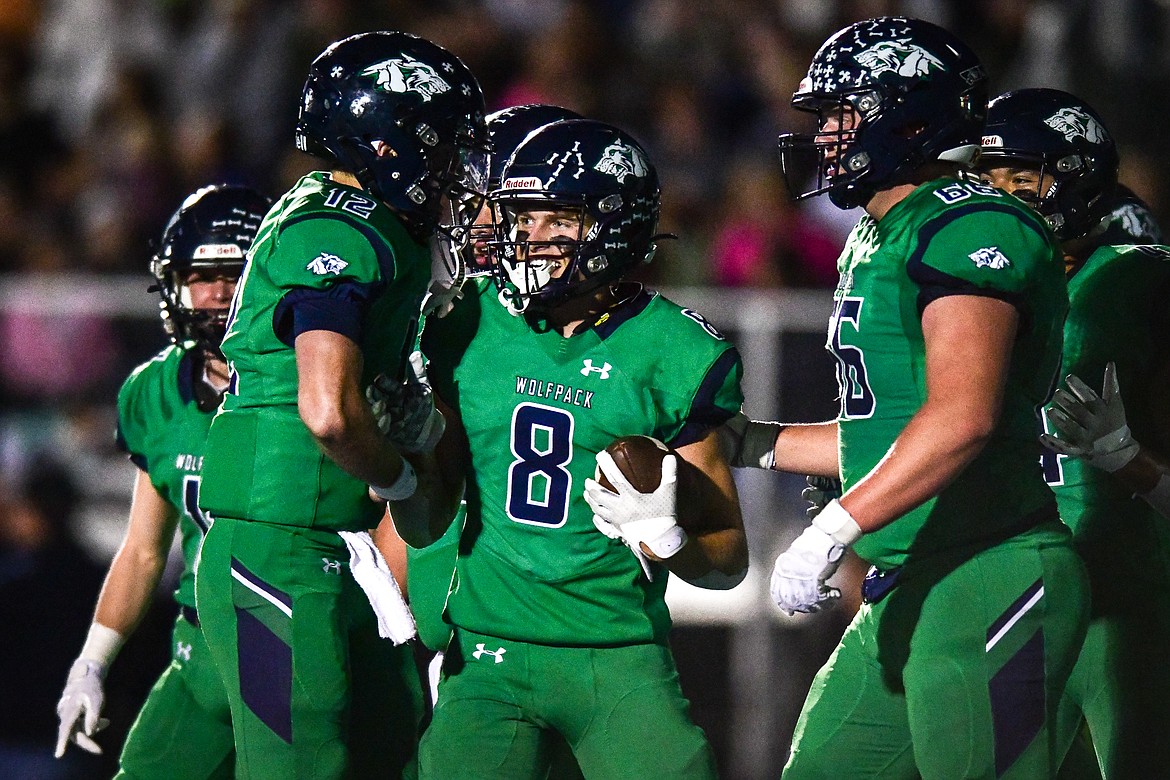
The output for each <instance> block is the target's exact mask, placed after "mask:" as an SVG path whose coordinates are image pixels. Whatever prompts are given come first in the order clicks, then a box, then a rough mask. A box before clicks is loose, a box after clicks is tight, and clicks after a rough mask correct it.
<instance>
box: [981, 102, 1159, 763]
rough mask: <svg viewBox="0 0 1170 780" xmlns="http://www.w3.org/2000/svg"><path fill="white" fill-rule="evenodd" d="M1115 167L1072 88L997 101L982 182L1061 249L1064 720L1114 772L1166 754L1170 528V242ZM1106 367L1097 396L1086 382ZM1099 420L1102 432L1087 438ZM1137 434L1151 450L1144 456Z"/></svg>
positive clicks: (1054, 482)
mask: <svg viewBox="0 0 1170 780" xmlns="http://www.w3.org/2000/svg"><path fill="white" fill-rule="evenodd" d="M1118 164H1119V158H1118V153H1117V147H1116V144H1115V143H1114V141H1113V137H1112V135H1111V134H1110V133H1109V131H1108V129H1107V128H1106V126H1105V123H1104V122H1103V121H1102V120H1101V117H1100V116H1099V115H1098V114H1097V112H1096V111H1094V110H1093V109H1092V108H1091V107H1090V106H1089V105H1087V104H1086V103H1085V102H1084V101H1082V100H1080V99H1078V98H1076V97H1074V96H1073V95H1070V94H1068V93H1066V92H1061V91H1059V90H1055V89H1021V90H1017V91H1014V92H1009V93H1007V94H1005V95H1000V96H999V97H997V98H996V99H995V100H993V101H992V102H991V105H990V106H989V109H988V115H987V128H986V130H985V131H984V135H983V150H982V154H981V156H980V160H979V170H980V173H981V175H982V177H983V179H984V181H987V182H989V183H991V184H993V185H995V186H996V187H999V188H1000V189H1003V190H1005V191H1007V192H1010V193H1011V194H1013V195H1015V196H1016V197H1018V198H1020V199H1021V200H1023V201H1025V202H1026V203H1028V204H1029V205H1031V206H1032V207H1033V208H1034V209H1036V211H1037V212H1039V213H1040V214H1041V215H1042V216H1043V217H1044V219H1045V220H1046V221H1047V222H1048V223H1049V224H1050V225H1051V226H1052V228H1053V230H1054V231H1055V233H1056V235H1057V237H1059V238H1060V242H1061V248H1062V249H1063V250H1064V256H1065V267H1066V269H1067V273H1068V292H1069V305H1070V308H1069V315H1068V320H1067V321H1066V322H1065V326H1064V364H1063V365H1064V370H1066V371H1070V372H1072V373H1073V374H1074V375H1075V376H1071V377H1069V379H1068V384H1069V389H1068V390H1067V391H1066V390H1058V391H1057V394H1056V398H1055V401H1054V404H1053V405H1051V406H1050V407H1049V408H1048V415H1049V417H1050V419H1051V420H1052V424H1053V427H1054V428H1055V429H1056V430H1058V431H1059V432H1060V433H1061V435H1062V438H1061V439H1052V438H1051V437H1049V438H1048V439H1047V441H1048V442H1049V443H1050V445H1051V446H1052V448H1053V451H1050V452H1046V453H1045V455H1044V466H1045V475H1046V477H1047V479H1048V483H1049V485H1051V486H1052V489H1053V490H1054V491H1055V492H1056V499H1057V502H1058V504H1059V505H1060V516H1061V518H1062V519H1063V520H1064V521H1065V522H1066V523H1068V524H1069V525H1070V526H1071V527H1072V529H1073V534H1074V539H1075V541H1076V545H1077V549H1078V550H1079V551H1080V553H1081V556H1082V557H1083V558H1084V560H1085V563H1086V564H1087V567H1088V570H1089V577H1090V584H1091V587H1092V594H1093V617H1092V621H1091V623H1090V624H1089V632H1088V634H1087V636H1086V639H1085V645H1084V648H1083V649H1082V650H1081V655H1080V659H1079V660H1078V662H1077V665H1076V667H1075V668H1074V669H1073V673H1072V676H1071V677H1070V679H1069V684H1068V688H1067V689H1066V692H1065V700H1064V707H1063V709H1062V716H1063V717H1066V718H1070V719H1072V721H1073V722H1074V723H1075V722H1079V720H1080V718H1081V715H1082V713H1083V714H1084V717H1085V719H1086V720H1087V722H1088V726H1089V730H1090V733H1091V734H1092V738H1093V745H1094V747H1095V749H1096V751H1097V758H1098V762H1099V763H1100V766H1101V771H1102V773H1103V775H1104V776H1105V777H1106V778H1109V777H1154V776H1157V775H1159V774H1161V773H1162V772H1164V771H1165V767H1167V766H1170V744H1167V742H1166V740H1165V739H1164V731H1165V724H1167V723H1170V697H1167V696H1166V695H1165V692H1166V691H1170V540H1168V539H1167V538H1166V536H1165V530H1164V528H1163V522H1162V521H1161V520H1160V519H1159V518H1158V517H1157V513H1156V511H1155V508H1154V507H1153V506H1151V504H1150V503H1149V502H1150V501H1151V500H1152V501H1153V503H1154V504H1155V505H1156V504H1157V503H1158V497H1159V492H1158V489H1157V488H1158V483H1159V478H1161V479H1162V481H1163V482H1162V495H1165V494H1168V493H1170V477H1167V476H1165V472H1164V471H1163V470H1162V469H1161V468H1160V467H1159V466H1158V464H1157V460H1158V459H1161V460H1164V455H1161V454H1159V453H1165V452H1168V451H1170V450H1167V449H1165V448H1166V447H1167V445H1170V414H1168V411H1170V406H1168V405H1167V398H1166V391H1165V388H1166V383H1167V381H1170V318H1168V317H1167V316H1166V314H1165V305H1164V301H1165V300H1166V297H1167V295H1170V249H1168V248H1167V247H1163V246H1157V245H1151V240H1150V239H1151V238H1153V235H1152V234H1155V235H1156V227H1155V226H1154V225H1153V222H1152V220H1151V219H1150V218H1149V217H1148V213H1147V214H1146V215H1145V218H1142V216H1143V215H1142V206H1141V204H1140V202H1138V203H1134V202H1133V201H1132V194H1130V193H1127V192H1119V190H1120V188H1119V186H1118V184H1117V170H1118ZM1122 231H1129V232H1128V234H1126V233H1123V232H1122ZM1119 233H1121V234H1120V235H1119ZM1117 244H1120V245H1117ZM1107 362H1111V366H1112V367H1107ZM1102 376H1104V377H1105V379H1104V388H1103V392H1102V395H1101V396H1100V397H1098V396H1097V395H1096V394H1095V393H1094V392H1093V391H1092V390H1090V389H1089V388H1088V387H1087V386H1086V385H1085V383H1084V382H1082V381H1080V379H1079V377H1092V378H1094V384H1097V382H1098V381H1099V380H1098V379H1097V378H1099V377H1102ZM1119 383H1120V386H1121V387H1122V388H1124V390H1123V392H1119V391H1118V384H1119ZM1125 410H1128V411H1129V421H1128V424H1127V420H1126V414H1125ZM1091 421H1092V422H1094V423H1095V425H1096V426H1097V427H1099V428H1101V427H1103V429H1100V430H1096V431H1092V430H1085V431H1084V434H1085V435H1078V434H1080V433H1081V425H1082V424H1088V423H1090V422H1091ZM1129 425H1132V426H1133V434H1131V433H1130V431H1129ZM1066 436H1067V437H1069V442H1068V443H1066V442H1065V441H1064V439H1063V437H1066ZM1134 436H1136V437H1137V438H1138V439H1141V440H1142V441H1145V442H1147V445H1154V446H1147V448H1146V450H1145V454H1143V455H1142V456H1140V457H1139V450H1140V448H1139V445H1138V444H1137V443H1136V442H1135V441H1134V438H1133V437H1134ZM1078 447H1079V448H1078ZM1067 455H1074V456H1079V457H1076V458H1073V459H1069V458H1067V457H1065V456H1067ZM1143 497H1144V498H1146V499H1147V500H1146V501H1143V500H1142V498H1143ZM1164 500H1165V499H1163V501H1164ZM1138 550H1140V551H1142V552H1141V555H1142V559H1141V562H1140V564H1139V565H1135V562H1134V556H1135V551H1138ZM1121 567H1124V571H1125V572H1126V575H1125V576H1124V577H1120V576H1118V572H1119V571H1122V570H1123V569H1122V568H1121ZM1135 591H1137V592H1140V593H1142V594H1143V596H1142V598H1141V599H1140V601H1136V600H1135V599H1134V598H1133V593H1134V592H1135Z"/></svg>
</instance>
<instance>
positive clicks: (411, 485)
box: [370, 460, 418, 501]
mask: <svg viewBox="0 0 1170 780" xmlns="http://www.w3.org/2000/svg"><path fill="white" fill-rule="evenodd" d="M417 487H418V476H417V475H416V474H415V473H414V467H413V466H411V465H410V463H408V462H407V461H405V460H404V461H402V471H400V472H399V473H398V479H396V480H394V483H393V484H391V485H387V486H386V487H378V486H377V485H370V490H372V491H374V495H376V496H377V497H378V498H380V499H382V500H383V501H402V500H404V499H407V498H410V497H411V496H413V495H414V491H415V489H416V488H417Z"/></svg>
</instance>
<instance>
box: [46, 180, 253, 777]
mask: <svg viewBox="0 0 1170 780" xmlns="http://www.w3.org/2000/svg"><path fill="white" fill-rule="evenodd" d="M271 205H272V201H271V200H270V199H269V198H267V197H265V196H264V195H261V194H260V193H258V192H256V191H255V190H252V189H249V188H246V187H239V186H231V185H224V184H221V185H216V186H211V187H204V188H203V189H200V190H199V191H197V192H195V193H193V194H192V195H190V196H189V197H188V198H187V199H186V200H185V201H183V204H182V206H181V207H180V208H179V210H178V211H176V212H175V214H174V216H172V217H171V219H170V222H169V223H168V224H167V226H166V229H165V230H164V231H163V236H162V241H161V243H160V248H159V250H158V253H157V254H156V255H155V256H154V258H153V259H152V260H151V264H150V267H151V273H152V274H153V275H154V278H155V280H156V285H155V287H153V288H152V290H153V289H157V290H158V291H159V292H160V293H161V295H162V311H161V314H162V318H163V325H164V327H165V328H166V332H167V335H168V336H170V338H171V341H172V344H171V346H169V347H167V348H166V349H164V350H163V351H162V352H160V353H159V354H158V355H156V356H155V357H154V358H152V359H151V360H149V361H147V362H146V363H143V364H142V365H141V366H139V367H138V368H137V369H135V370H134V373H132V374H131V375H130V377H129V378H128V379H127V380H126V382H125V384H123V386H122V390H121V392H120V393H119V394H118V437H117V440H118V444H119V446H121V447H122V449H124V450H125V451H126V452H127V453H128V454H129V456H130V459H131V461H133V463H134V465H135V466H137V467H138V472H137V476H136V477H135V482H134V500H133V503H132V504H131V507H130V520H129V525H128V526H127V529H126V537H125V539H124V540H123V541H122V546H121V547H120V548H119V550H118V553H117V554H116V555H115V556H114V560H113V562H112V563H111V564H110V571H109V574H108V575H107V577H106V582H105V585H104V586H103V587H102V590H101V593H100V595H99V596H98V603H97V612H96V614H95V616H94V621H93V626H92V627H91V628H90V631H89V636H88V638H87V639H86V642H85V646H84V647H83V648H82V650H81V655H80V656H78V658H77V661H76V662H75V663H74V664H73V668H72V669H71V670H70V672H69V680H68V682H67V684H66V686H65V693H64V694H63V695H62V697H61V702H60V703H59V704H58V705H57V714H58V715H59V716H60V719H61V727H60V730H59V732H58V738H57V756H58V757H60V756H61V755H63V754H64V751H65V746H66V743H67V742H68V741H72V742H74V743H76V744H77V745H79V746H80V747H82V748H84V749H85V750H88V751H90V752H94V753H100V752H101V749H100V748H99V747H98V745H97V743H96V742H95V741H94V740H93V736H94V733H95V732H96V731H97V729H98V728H100V726H101V722H102V720H103V719H102V718H101V710H102V703H103V700H104V698H105V696H104V690H103V682H104V679H105V675H106V672H107V670H108V669H109V667H110V664H111V663H112V662H113V660H114V658H115V656H116V655H117V653H118V651H119V649H120V648H121V647H122V644H123V643H124V642H125V641H126V639H127V638H128V637H129V636H130V634H132V633H133V632H134V629H135V628H136V627H137V625H138V623H139V621H141V620H142V617H143V615H145V614H146V611H147V609H148V608H149V606H150V603H151V600H152V598H153V596H154V591H155V589H156V588H157V587H158V583H159V579H160V578H161V577H162V574H163V567H164V565H165V564H166V560H167V554H168V552H169V550H170V548H171V541H172V540H173V538H174V535H175V528H176V527H178V529H179V532H180V534H181V538H182V550H183V563H184V566H183V572H182V574H181V575H180V577H179V588H178V590H177V591H175V600H176V601H178V602H179V617H178V620H176V622H175V631H174V639H173V645H172V653H173V660H172V661H171V665H170V666H169V667H168V668H167V670H166V671H165V672H163V675H162V677H161V679H160V680H159V681H158V683H157V684H156V685H155V686H154V688H153V689H152V690H151V692H150V695H149V696H148V697H147V699H146V703H145V704H144V705H143V708H142V712H141V713H139V715H138V719H137V720H136V721H135V723H134V726H133V728H132V729H131V730H130V734H129V736H128V737H127V739H126V744H125V746H124V748H123V750H122V756H121V772H120V773H119V775H118V776H119V777H142V778H148V777H156V778H172V777H173V778H192V780H196V779H199V780H202V779H203V778H211V777H231V775H232V767H233V763H234V762H233V755H234V751H233V748H232V728H231V716H230V713H229V711H228V703H227V698H226V697H225V696H224V694H223V686H222V685H220V684H219V678H218V675H217V673H216V671H215V667H214V665H213V662H212V659H211V656H210V655H209V654H208V651H207V644H206V643H205V642H204V640H203V634H202V633H201V632H200V631H199V618H198V616H197V614H196V611H195V569H194V566H195V557H196V554H197V552H198V550H199V544H200V542H201V541H202V540H203V534H204V532H205V531H206V530H207V526H208V518H207V517H206V516H205V515H204V514H203V513H202V512H201V511H200V510H199V505H198V501H197V499H198V495H199V467H200V461H202V459H203V449H204V441H205V440H206V438H207V429H208V427H209V426H210V425H211V418H212V415H213V414H214V412H215V409H216V407H218V406H219V402H220V399H221V398H222V397H223V392H224V390H225V389H226V388H227V382H228V368H227V364H226V363H225V361H224V357H223V354H222V353H221V352H220V347H219V343H220V341H221V340H222V339H223V334H224V324H225V322H226V320H227V310H228V303H229V301H230V300H231V297H232V293H233V292H234V291H235V287H236V282H237V280H238V279H239V277H240V272H241V271H242V270H243V268H244V255H245V253H246V252H247V251H248V247H250V246H251V244H252V240H253V239H254V238H255V236H256V230H257V228H259V226H260V221H261V220H262V219H263V218H264V214H265V212H267V211H268V208H269V206H271Z"/></svg>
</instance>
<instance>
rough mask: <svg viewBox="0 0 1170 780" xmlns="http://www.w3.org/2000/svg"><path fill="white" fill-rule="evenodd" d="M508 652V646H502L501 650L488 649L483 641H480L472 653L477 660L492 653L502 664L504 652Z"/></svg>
mask: <svg viewBox="0 0 1170 780" xmlns="http://www.w3.org/2000/svg"><path fill="white" fill-rule="evenodd" d="M506 652H508V648H506V647H501V648H500V649H499V650H488V649H487V648H486V647H484V644H483V642H478V643H476V645H475V652H474V653H472V655H473V656H475V660H477V661H478V660H479V659H480V658H483V657H484V656H485V655H490V656H491V657H492V658H494V659H496V663H498V664H502V663H503V662H504V653H506Z"/></svg>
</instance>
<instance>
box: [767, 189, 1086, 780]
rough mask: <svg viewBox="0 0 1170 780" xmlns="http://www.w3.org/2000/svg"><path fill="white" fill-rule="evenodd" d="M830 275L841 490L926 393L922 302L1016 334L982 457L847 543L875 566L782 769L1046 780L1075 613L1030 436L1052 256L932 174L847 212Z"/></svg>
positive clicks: (1054, 293)
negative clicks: (1014, 317)
mask: <svg viewBox="0 0 1170 780" xmlns="http://www.w3.org/2000/svg"><path fill="white" fill-rule="evenodd" d="M838 270H839V271H840V274H841V280H840V283H839V285H838V287H837V290H836V293H835V296H834V311H833V316H832V318H831V320H830V324H829V334H828V335H829V338H828V344H827V347H828V349H829V350H830V351H831V352H832V353H833V354H834V355H835V356H836V358H837V361H838V381H839V385H840V389H841V408H840V412H839V415H838V424H839V447H840V464H841V474H842V481H843V484H844V487H845V488H846V489H848V488H849V487H851V486H852V485H854V484H856V483H857V482H858V481H859V480H860V479H862V478H863V477H864V476H865V475H866V474H868V473H869V472H870V471H871V470H872V469H873V468H874V467H875V466H876V465H877V464H878V463H879V462H880V461H881V459H882V458H883V457H885V455H886V454H887V452H888V451H889V449H890V446H891V445H892V444H893V442H894V440H895V439H896V438H897V437H898V435H899V434H900V433H901V432H902V430H903V428H905V426H906V424H907V423H908V422H909V421H910V419H911V418H912V417H913V416H914V415H915V413H916V412H917V411H918V410H919V409H920V408H921V407H922V405H923V403H924V401H925V400H926V384H925V379H926V365H925V362H926V361H925V344H924V335H923V329H922V314H923V311H924V310H925V309H926V307H928V306H929V305H930V304H931V303H932V302H933V301H935V300H937V299H939V298H941V297H944V296H949V295H980V296H989V297H993V298H997V299H1000V300H1003V301H1006V302H1008V303H1010V304H1012V305H1013V306H1014V307H1015V308H1016V310H1017V311H1018V313H1019V329H1018V335H1017V337H1016V340H1015V343H1014V346H1013V349H1012V355H1011V362H1010V365H1009V366H1008V369H1007V382H1006V387H1005V392H1004V398H1003V404H1002V409H1001V412H1000V418H999V421H998V424H997V425H996V428H995V431H994V433H993V434H992V435H991V437H990V439H989V441H988V442H987V444H986V446H985V447H984V449H983V450H982V451H981V452H980V453H979V455H977V456H976V457H975V459H974V460H973V461H972V462H971V463H970V464H969V465H967V466H966V467H965V468H964V469H963V470H962V471H961V472H960V473H959V474H958V475H957V476H956V477H955V479H954V480H953V481H952V482H951V483H950V484H949V485H947V486H946V487H945V488H944V489H943V490H942V492H941V493H940V494H939V495H938V496H936V497H934V498H932V499H930V500H928V501H926V502H925V503H924V504H922V505H921V506H919V507H917V508H915V509H913V510H911V511H909V512H907V513H906V514H905V515H903V516H902V517H900V518H898V519H896V520H894V521H893V522H892V523H890V524H888V525H886V526H885V527H883V528H881V529H879V530H876V531H874V532H871V533H868V534H866V535H864V536H862V537H861V539H859V540H858V541H857V543H856V544H855V545H854V549H855V550H856V552H857V554H858V555H860V556H861V557H862V558H863V559H865V560H867V561H869V562H870V563H872V564H874V565H875V566H876V567H877V569H878V570H879V571H878V572H875V573H874V574H873V575H871V578H870V579H869V581H868V582H867V586H866V591H865V592H866V595H867V599H866V600H867V603H865V604H863V606H862V607H861V609H860V611H859V612H858V614H857V616H856V617H855V619H854V621H853V623H852V624H851V625H850V627H849V628H848V630H847V631H846V632H845V635H844V637H843V638H842V640H841V643H840V644H839V645H838V647H837V649H836V651H834V653H833V655H832V657H831V658H830V659H829V661H828V662H827V663H826V665H825V666H824V667H823V668H822V669H821V671H820V672H819V673H818V675H817V677H816V679H815V681H814V683H813V686H812V688H811V690H810V692H809V695H808V698H807V700H806V702H805V705H804V710H803V712H802V713H801V716H800V720H799V722H798V724H797V728H796V733H795V736H794V740H793V748H792V755H791V757H790V759H789V763H788V766H787V767H786V769H785V777H786V778H806V777H826V778H827V777H834V778H836V777H878V776H881V777H919V776H921V777H923V778H956V777H989V778H990V777H1020V778H1024V777H1027V778H1031V777H1042V776H1047V775H1048V774H1050V773H1051V771H1053V764H1054V762H1055V761H1057V760H1059V757H1057V756H1054V755H1053V752H1054V751H1053V749H1052V747H1051V744H1050V742H1051V741H1052V740H1051V734H1050V729H1051V727H1052V726H1051V721H1052V720H1053V717H1054V715H1055V711H1056V703H1057V700H1058V698H1059V695H1060V693H1061V690H1062V688H1063V686H1064V683H1065V680H1066V679H1067V676H1068V673H1069V670H1070V668H1071V667H1072V663H1073V660H1074V659H1075V657H1076V652H1077V650H1078V648H1079V647H1080V643H1081V640H1082V638H1083V636H1084V627H1085V621H1086V619H1087V616H1088V613H1087V610H1088V594H1087V588H1086V587H1085V583H1084V571H1083V567H1082V566H1081V563H1080V561H1079V559H1078V558H1077V555H1076V553H1075V552H1074V550H1073V548H1072V543H1071V538H1070V534H1069V531H1068V528H1067V527H1066V526H1064V525H1063V524H1061V523H1060V521H1059V519H1058V516H1057V511H1056V504H1055V501H1054V499H1053V496H1052V492H1051V490H1049V488H1048V487H1047V486H1046V485H1045V483H1044V477H1043V474H1042V473H1041V469H1040V464H1039V456H1040V445H1039V442H1038V439H1037V436H1038V433H1039V426H1040V422H1039V420H1038V418H1037V413H1038V410H1039V409H1040V407H1041V406H1042V405H1043V404H1044V403H1045V402H1046V401H1047V400H1048V398H1049V395H1050V392H1051V388H1052V385H1053V381H1054V378H1055V375H1056V373H1057V371H1058V368H1059V365H1060V350H1061V327H1062V325H1063V322H1064V317H1065V313H1066V310H1067V305H1068V299H1067V292H1066V289H1065V281H1064V274H1063V265H1062V262H1061V255H1060V254H1059V249H1058V247H1057V245H1056V243H1055V240H1054V239H1053V238H1052V237H1051V235H1050V233H1049V232H1048V230H1047V228H1046V227H1045V226H1044V224H1043V223H1042V222H1041V221H1040V219H1039V217H1037V216H1036V215H1035V214H1034V213H1033V212H1032V211H1030V210H1029V209H1028V208H1027V207H1026V206H1024V204H1022V203H1020V202H1019V201H1017V200H1016V199H1014V198H1012V197H1010V196H1008V195H1005V194H1003V193H1001V192H1000V191H998V190H995V189H993V188H991V187H987V186H984V185H980V184H975V183H969V182H961V181H957V180H954V179H949V178H948V179H940V180H935V181H932V182H929V183H927V184H923V185H921V186H920V187H918V188H916V189H915V190H914V191H913V192H912V193H911V194H909V195H908V196H907V197H906V198H905V199H903V200H902V201H901V202H899V203H898V204H896V205H895V206H894V207H893V208H891V209H890V211H889V212H888V213H887V214H886V215H885V216H884V217H883V218H882V219H881V220H880V221H875V220H874V219H872V218H871V217H869V216H868V215H866V216H863V217H862V219H861V221H860V222H859V224H858V225H857V227H856V228H855V229H854V231H853V233H852V234H851V236H850V238H849V241H848V243H847V245H846V247H845V250H844V251H843V253H842V255H841V258H840V260H839V261H838ZM878 574H881V575H882V576H881V577H880V578H879V577H878V576H877V575H878ZM892 583H896V584H893V585H892V587H891V584H892ZM883 596H884V598H883Z"/></svg>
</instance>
